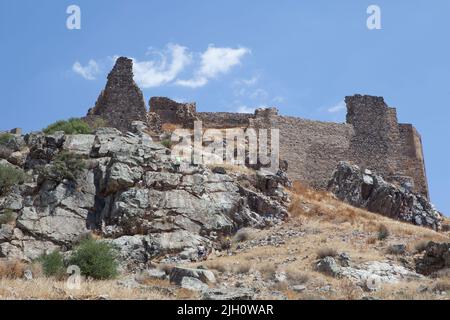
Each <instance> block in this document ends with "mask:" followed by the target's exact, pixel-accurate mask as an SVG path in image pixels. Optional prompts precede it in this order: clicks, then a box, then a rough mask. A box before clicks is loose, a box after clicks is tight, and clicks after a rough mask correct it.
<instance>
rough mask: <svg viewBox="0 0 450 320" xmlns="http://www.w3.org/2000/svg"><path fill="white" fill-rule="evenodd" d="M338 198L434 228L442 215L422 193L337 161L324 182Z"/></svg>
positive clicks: (373, 210) (391, 216) (395, 217)
mask: <svg viewBox="0 0 450 320" xmlns="http://www.w3.org/2000/svg"><path fill="white" fill-rule="evenodd" d="M328 190H329V191H331V192H332V193H334V194H335V195H336V196H337V197H338V198H339V199H340V200H342V201H345V202H347V203H349V204H351V205H354V206H357V207H360V208H365V209H367V210H369V211H371V212H375V213H380V214H382V215H384V216H387V217H390V218H393V219H396V220H401V221H405V222H410V223H413V224H416V225H419V226H424V227H429V228H432V229H435V230H440V229H441V224H442V220H443V216H442V214H441V213H439V212H438V211H436V210H435V209H434V207H433V205H432V204H431V203H430V202H429V201H428V200H427V199H426V198H425V197H424V196H422V195H420V194H415V193H412V192H411V191H409V190H408V188H404V187H401V186H397V185H394V184H391V183H388V182H386V181H385V180H384V179H383V178H382V177H381V176H379V175H377V174H375V173H374V172H372V171H370V170H367V169H366V170H361V169H360V168H359V167H358V166H354V165H350V164H348V163H346V162H340V163H339V165H338V167H337V169H336V170H335V171H334V173H333V177H332V179H331V180H330V182H329V184H328Z"/></svg>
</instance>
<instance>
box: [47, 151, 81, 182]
mask: <svg viewBox="0 0 450 320" xmlns="http://www.w3.org/2000/svg"><path fill="white" fill-rule="evenodd" d="M85 168H86V164H85V162H84V160H83V157H82V156H81V155H78V154H75V153H71V152H67V151H63V152H60V153H59V154H58V155H57V156H56V158H55V160H53V163H52V164H51V165H50V166H48V167H45V168H43V169H42V170H41V174H42V175H43V176H44V177H45V178H47V179H50V180H54V181H56V182H62V181H63V180H64V179H68V180H71V181H76V178H77V176H78V175H79V174H80V173H81V172H82V171H83V170H84V169H85Z"/></svg>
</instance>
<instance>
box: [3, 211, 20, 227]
mask: <svg viewBox="0 0 450 320" xmlns="http://www.w3.org/2000/svg"><path fill="white" fill-rule="evenodd" d="M16 219H17V215H16V213H15V212H14V211H13V210H11V209H5V210H3V212H2V213H0V225H2V224H12V223H14V222H15V221H16Z"/></svg>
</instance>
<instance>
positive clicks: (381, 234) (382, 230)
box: [378, 224, 390, 241]
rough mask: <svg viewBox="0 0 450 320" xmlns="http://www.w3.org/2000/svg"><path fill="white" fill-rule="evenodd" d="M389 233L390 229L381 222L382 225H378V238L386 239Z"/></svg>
mask: <svg viewBox="0 0 450 320" xmlns="http://www.w3.org/2000/svg"><path fill="white" fill-rule="evenodd" d="M389 235H390V232H389V229H388V228H387V227H386V226H385V225H384V224H380V226H379V227H378V240H380V241H382V240H385V239H387V238H388V237H389Z"/></svg>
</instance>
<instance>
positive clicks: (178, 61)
mask: <svg viewBox="0 0 450 320" xmlns="http://www.w3.org/2000/svg"><path fill="white" fill-rule="evenodd" d="M248 53H250V50H249V49H247V48H244V47H239V48H226V47H225V48H217V47H215V46H214V45H210V46H209V47H208V48H207V49H206V50H205V51H204V52H202V53H192V52H189V50H188V48H186V47H184V46H181V45H179V44H171V43H169V44H168V45H167V47H166V49H165V50H162V51H158V50H155V49H153V48H149V50H148V51H147V53H146V54H147V55H152V56H153V57H152V58H151V59H149V58H147V59H144V60H142V61H140V60H138V59H136V58H132V59H133V73H134V80H135V81H136V83H137V84H138V85H139V86H140V87H142V88H153V87H159V86H163V85H166V84H170V83H174V84H177V85H179V86H183V87H188V88H199V87H203V86H205V85H206V84H207V83H208V82H209V80H211V79H213V78H216V77H218V76H219V75H221V74H226V73H228V72H229V71H230V70H231V69H232V68H233V67H235V66H237V65H239V64H240V63H241V60H242V58H243V57H244V56H245V55H246V54H248ZM117 58H118V56H115V57H114V58H113V61H115V60H116V59H117ZM194 60H195V61H194ZM193 62H196V65H197V69H194V70H193V73H192V76H191V77H188V78H187V79H180V74H181V73H182V72H184V71H185V69H186V67H187V66H188V65H190V64H191V63H193ZM72 69H73V71H74V72H76V73H78V74H80V75H81V76H83V77H84V78H85V79H88V80H94V79H95V76H96V75H97V74H99V73H100V68H99V66H98V64H97V62H95V61H94V60H90V61H89V63H88V65H87V66H85V67H83V66H82V65H81V64H80V63H79V62H78V61H77V62H76V63H75V64H74V65H73V67H72ZM245 81H246V82H245V83H248V85H250V84H251V83H252V82H255V81H257V80H256V79H248V80H245Z"/></svg>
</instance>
